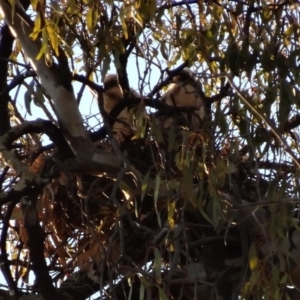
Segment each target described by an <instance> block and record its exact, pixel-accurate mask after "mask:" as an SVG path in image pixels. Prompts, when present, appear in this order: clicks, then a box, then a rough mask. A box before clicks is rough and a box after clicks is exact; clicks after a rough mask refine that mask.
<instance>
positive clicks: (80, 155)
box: [0, 0, 121, 173]
mask: <svg viewBox="0 0 300 300" xmlns="http://www.w3.org/2000/svg"><path fill="white" fill-rule="evenodd" d="M16 5H17V4H16ZM0 14H1V15H2V16H3V18H4V20H5V22H6V23H7V24H8V25H9V27H10V29H11V31H12V32H13V34H14V36H15V37H16V39H18V40H19V42H20V44H21V45H22V48H23V50H24V52H25V54H26V56H27V57H28V59H29V60H30V62H31V64H32V66H33V68H34V69H35V71H36V73H37V75H38V76H39V78H40V80H41V83H42V85H43V87H44V88H45V89H46V91H47V93H48V94H49V95H50V97H51V99H52V100H53V103H54V107H55V113H56V115H57V119H58V121H59V123H60V126H61V129H62V131H63V134H64V136H65V138H66V139H67V141H68V142H69V144H70V146H71V148H72V150H73V151H74V154H75V155H76V159H77V161H78V162H79V166H85V169H89V166H91V167H93V169H94V170H93V172H96V173H97V171H99V173H100V172H101V171H102V170H103V171H104V172H108V173H115V172H117V171H118V170H119V168H120V165H121V162H120V160H119V159H118V157H117V156H116V155H115V154H113V153H107V152H105V151H103V150H99V149H97V148H96V147H95V146H94V144H93V143H92V141H91V140H90V138H89V137H88V135H87V132H86V130H85V128H84V126H83V120H82V116H81V114H80V112H79V109H78V105H77V102H76V99H75V95H74V92H73V89H72V88H66V87H65V85H62V84H61V82H60V81H59V78H58V77H59V76H58V74H59V73H60V71H61V72H62V73H63V74H65V73H66V70H60V68H65V67H66V66H59V65H52V66H50V67H49V66H47V64H46V62H45V56H44V55H42V57H41V58H40V59H39V60H37V59H36V57H37V55H38V54H39V52H40V49H41V47H42V43H41V41H40V40H39V39H36V40H35V41H33V40H32V39H31V38H30V37H29V35H30V34H31V33H32V31H33V29H32V26H31V24H29V23H28V22H27V21H26V20H25V18H24V17H22V16H21V15H20V14H18V13H17V12H16V13H15V14H14V16H13V17H12V9H11V6H10V5H9V4H8V3H7V2H6V1H3V0H1V1H0ZM70 86H71V82H70ZM93 163H96V165H93ZM97 164H99V165H97ZM102 167H103V168H102Z"/></svg>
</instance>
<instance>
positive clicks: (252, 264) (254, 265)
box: [249, 256, 258, 271]
mask: <svg viewBox="0 0 300 300" xmlns="http://www.w3.org/2000/svg"><path fill="white" fill-rule="evenodd" d="M257 266H258V259H257V257H256V256H255V257H252V258H250V260H249V267H250V270H251V271H253V270H255V269H257Z"/></svg>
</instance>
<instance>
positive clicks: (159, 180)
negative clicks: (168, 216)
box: [154, 175, 161, 227]
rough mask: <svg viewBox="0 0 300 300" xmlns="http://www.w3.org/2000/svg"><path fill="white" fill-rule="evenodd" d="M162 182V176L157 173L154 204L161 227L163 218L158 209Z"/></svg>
mask: <svg viewBox="0 0 300 300" xmlns="http://www.w3.org/2000/svg"><path fill="white" fill-rule="evenodd" d="M160 183H161V178H160V176H159V175H157V177H156V179H155V188H154V206H155V211H156V215H157V221H158V225H159V227H161V219H160V214H159V211H158V209H157V201H158V194H159V187H160Z"/></svg>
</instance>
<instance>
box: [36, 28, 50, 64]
mask: <svg viewBox="0 0 300 300" xmlns="http://www.w3.org/2000/svg"><path fill="white" fill-rule="evenodd" d="M42 40H43V42H42V48H41V50H40V52H39V53H38V55H37V56H36V59H37V60H39V59H40V58H41V57H42V56H43V54H44V53H45V52H46V50H47V47H48V33H47V30H46V28H43V30H42Z"/></svg>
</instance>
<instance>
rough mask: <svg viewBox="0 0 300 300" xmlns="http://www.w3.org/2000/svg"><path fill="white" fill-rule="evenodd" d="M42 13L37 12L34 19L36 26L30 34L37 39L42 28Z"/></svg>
mask: <svg viewBox="0 0 300 300" xmlns="http://www.w3.org/2000/svg"><path fill="white" fill-rule="evenodd" d="M41 24H42V22H41V15H40V14H37V15H36V18H35V20H34V28H33V32H32V33H31V34H30V37H31V38H32V39H33V40H34V41H35V40H36V39H37V37H38V35H39V33H40V30H41Z"/></svg>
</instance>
